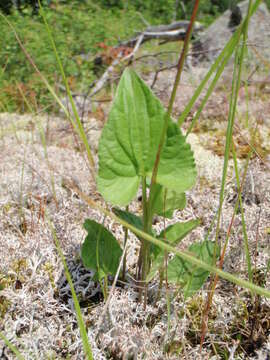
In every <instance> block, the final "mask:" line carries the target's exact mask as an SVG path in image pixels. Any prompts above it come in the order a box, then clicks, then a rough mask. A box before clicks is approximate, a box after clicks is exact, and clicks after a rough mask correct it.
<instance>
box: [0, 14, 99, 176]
mask: <svg viewBox="0 0 270 360" xmlns="http://www.w3.org/2000/svg"><path fill="white" fill-rule="evenodd" d="M0 17H2V18H3V19H4V21H6V23H7V24H8V25H9V27H10V29H11V30H12V32H13V33H14V36H15V38H16V40H17V42H18V44H19V46H20V48H21V49H22V51H23V53H24V55H25V57H26V59H27V60H28V61H29V63H30V64H31V66H32V67H33V69H34V70H35V71H36V73H37V74H38V76H39V77H40V79H41V80H42V82H43V83H44V85H45V86H46V87H47V89H48V90H49V92H50V93H51V95H52V96H53V98H54V99H55V101H56V103H57V104H58V105H59V107H60V108H61V109H62V110H63V112H64V114H65V115H66V117H67V119H68V120H69V121H70V122H71V124H72V126H73V128H74V129H75V131H76V132H77V134H78V135H79V138H80V139H81V140H82V142H83V144H84V146H85V149H86V152H87V157H88V160H89V165H90V172H91V175H92V177H93V178H95V168H94V160H93V156H92V152H91V149H90V146H89V144H88V141H87V137H86V134H85V133H84V135H83V132H84V130H83V127H80V125H77V122H76V121H77V119H76V118H75V120H74V119H73V117H72V116H71V115H70V113H69V111H68V110H67V108H66V106H65V105H64V104H63V102H62V101H61V99H60V98H59V96H58V95H57V94H56V92H55V90H54V89H53V87H52V86H51V85H50V84H49V82H48V80H47V79H46V77H45V76H44V75H43V74H42V73H41V72H40V71H39V69H38V67H37V66H36V64H35V62H34V60H33V59H32V57H31V56H30V54H29V53H28V52H27V50H26V49H25V47H24V45H23V43H22V41H21V39H20V37H19V35H18V34H17V31H16V29H15V28H14V26H13V25H12V24H11V22H10V21H9V20H8V19H7V18H6V16H4V15H3V14H2V13H1V12H0Z"/></svg>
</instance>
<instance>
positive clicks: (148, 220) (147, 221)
mask: <svg viewBox="0 0 270 360" xmlns="http://www.w3.org/2000/svg"><path fill="white" fill-rule="evenodd" d="M199 3H200V0H196V1H195V4H194V7H193V11H192V15H191V18H190V22H189V26H188V29H187V32H186V36H185V40H184V45H183V48H182V50H181V54H180V57H179V61H178V65H177V73H176V77H175V81H174V85H173V89H172V92H171V96H170V100H169V106H168V109H167V112H166V114H165V116H164V124H163V129H162V133H161V137H160V141H159V145H158V150H157V154H156V158H155V163H154V168H153V172H152V178H151V183H150V189H149V197H148V199H147V196H146V178H144V179H143V181H142V183H143V208H144V231H145V232H147V233H150V230H151V227H152V219H153V214H152V213H151V208H152V201H153V188H154V185H155V183H156V178H157V173H158V167H159V162H160V156H161V151H162V148H163V145H164V142H165V139H166V133H167V128H168V124H169V120H170V117H171V114H172V110H173V104H174V101H175V97H176V91H177V88H178V85H179V82H180V79H181V74H182V71H183V68H184V63H185V58H186V55H187V52H188V48H189V44H190V40H191V35H192V30H193V26H194V23H195V19H196V15H197V12H198V8H199ZM149 252H150V244H149V243H148V242H147V241H144V240H143V242H142V248H141V254H140V255H141V258H140V262H139V266H142V269H141V277H140V280H142V281H145V280H146V277H147V274H148V271H149V268H150V257H149ZM146 298H147V283H146V284H145V296H144V300H145V304H146Z"/></svg>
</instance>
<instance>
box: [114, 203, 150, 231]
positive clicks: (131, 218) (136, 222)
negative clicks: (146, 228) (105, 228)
mask: <svg viewBox="0 0 270 360" xmlns="http://www.w3.org/2000/svg"><path fill="white" fill-rule="evenodd" d="M113 212H114V213H115V215H117V216H119V217H120V218H121V219H122V220H125V221H126V222H127V223H129V224H130V225H133V226H135V227H136V228H137V229H140V230H143V223H142V219H141V218H140V217H139V216H137V215H134V214H132V213H130V212H129V211H124V210H120V209H117V208H114V209H113Z"/></svg>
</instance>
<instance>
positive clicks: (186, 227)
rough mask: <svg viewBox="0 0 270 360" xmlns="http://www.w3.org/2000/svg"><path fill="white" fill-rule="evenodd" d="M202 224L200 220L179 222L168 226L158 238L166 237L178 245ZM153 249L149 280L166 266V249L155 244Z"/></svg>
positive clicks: (171, 242) (172, 243) (170, 242)
mask: <svg viewBox="0 0 270 360" xmlns="http://www.w3.org/2000/svg"><path fill="white" fill-rule="evenodd" d="M199 224H200V220H198V219H196V220H189V221H186V222H181V223H180V222H179V223H176V224H173V225H170V226H168V227H167V228H166V229H165V230H162V231H161V233H160V234H159V236H158V239H164V238H166V241H167V242H168V243H169V244H170V245H174V246H176V245H177V244H179V243H180V241H181V240H182V239H184V237H185V236H186V235H187V234H188V233H190V232H191V231H192V230H194V229H195V228H196V227H197V226H198V225H199ZM151 249H152V259H153V260H152V266H151V270H150V272H149V274H148V277H147V281H150V280H152V279H153V277H154V276H155V274H156V272H157V271H158V270H160V269H162V267H163V266H164V251H163V250H162V249H161V248H160V247H158V246H153V247H151Z"/></svg>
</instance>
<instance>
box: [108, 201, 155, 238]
mask: <svg viewBox="0 0 270 360" xmlns="http://www.w3.org/2000/svg"><path fill="white" fill-rule="evenodd" d="M113 212H114V213H115V215H117V216H119V217H120V218H121V219H122V220H124V221H126V222H128V223H129V224H130V225H133V226H135V227H136V228H137V229H140V230H143V222H142V219H141V218H140V217H139V216H137V215H134V214H132V213H130V212H129V211H124V210H120V209H117V208H114V209H113ZM134 235H135V236H137V235H136V234H135V233H134ZM151 235H153V236H156V232H155V230H154V229H151ZM137 238H138V239H139V240H141V239H140V238H139V237H138V236H137Z"/></svg>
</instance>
